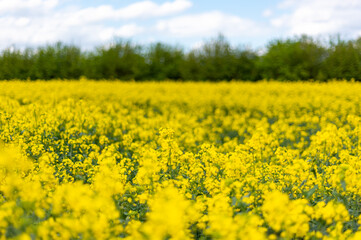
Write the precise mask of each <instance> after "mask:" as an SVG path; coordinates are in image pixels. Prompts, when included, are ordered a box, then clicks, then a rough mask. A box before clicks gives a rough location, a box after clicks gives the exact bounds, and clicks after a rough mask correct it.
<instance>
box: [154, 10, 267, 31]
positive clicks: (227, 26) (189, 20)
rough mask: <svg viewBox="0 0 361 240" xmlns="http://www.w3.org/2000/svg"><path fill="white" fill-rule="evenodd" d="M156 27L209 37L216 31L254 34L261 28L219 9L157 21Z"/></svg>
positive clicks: (160, 29)
mask: <svg viewBox="0 0 361 240" xmlns="http://www.w3.org/2000/svg"><path fill="white" fill-rule="evenodd" d="M156 29H157V30H158V31H159V32H161V33H166V34H169V35H173V36H179V37H209V36H214V35H216V34H218V33H223V34H225V35H226V36H256V35H258V34H260V33H261V32H262V31H263V29H262V28H261V27H260V26H259V25H257V24H256V23H255V22H253V21H251V20H249V19H244V18H240V17H238V16H234V15H227V14H224V13H222V12H219V11H213V12H207V13H201V14H193V15H185V16H179V17H175V18H171V19H168V20H161V21H158V23H157V24H156Z"/></svg>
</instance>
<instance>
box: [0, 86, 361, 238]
mask: <svg viewBox="0 0 361 240" xmlns="http://www.w3.org/2000/svg"><path fill="white" fill-rule="evenodd" d="M360 132H361V84H359V83H350V82H329V83H280V82H258V83H239V82H231V83H192V82H189V83H174V82H163V83H156V82H145V83H131V82H129V83H125V82H105V81H100V82H93V81H50V82H43V81H35V82H20V81H9V82H1V83H0V141H1V146H0V148H1V150H0V239H116V238H125V239H129V240H130V239H179V240H180V239H252V240H253V239H254V240H257V239H361V229H360V230H359V226H360V224H361V217H360V211H361V203H360V201H361V180H360V179H361V159H360V156H361V153H360V151H361V142H360Z"/></svg>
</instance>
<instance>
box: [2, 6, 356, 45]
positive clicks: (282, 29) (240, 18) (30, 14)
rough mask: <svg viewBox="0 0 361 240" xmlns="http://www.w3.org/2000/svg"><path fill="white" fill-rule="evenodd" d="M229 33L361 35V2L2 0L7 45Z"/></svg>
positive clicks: (192, 40)
mask: <svg viewBox="0 0 361 240" xmlns="http://www.w3.org/2000/svg"><path fill="white" fill-rule="evenodd" d="M219 33H222V34H223V35H224V36H225V37H226V38H227V39H228V40H229V41H230V42H231V43H232V44H233V45H243V46H249V47H252V48H259V47H262V46H265V44H266V43H267V42H269V41H270V40H272V39H275V38H286V37H292V36H295V35H300V34H308V35H312V36H315V37H318V38H322V37H323V38H324V37H327V36H330V35H335V34H341V36H343V37H344V38H357V37H358V36H360V35H361V1H360V0H257V1H244V0H238V1H236V0H222V1H211V0H208V1H206V0H198V1H195V0H139V1H138V0H136V1H130V0H124V1H116V0H105V1H99V0H87V1H86V0H62V1H60V0H0V49H4V48H7V47H11V46H15V47H17V48H24V47H35V46H38V45H44V44H51V43H54V42H56V41H63V42H66V43H72V44H76V45H79V46H81V47H82V48H84V49H92V48H93V47H95V46H99V45H103V44H109V43H111V42H112V41H113V40H114V39H117V38H123V39H130V40H132V41H133V42H137V43H140V44H148V43H152V42H157V41H162V42H165V43H170V44H178V45H180V46H184V47H185V48H196V47H199V46H201V45H202V44H203V43H204V42H205V41H207V40H209V39H211V38H214V37H216V36H217V35H218V34H219Z"/></svg>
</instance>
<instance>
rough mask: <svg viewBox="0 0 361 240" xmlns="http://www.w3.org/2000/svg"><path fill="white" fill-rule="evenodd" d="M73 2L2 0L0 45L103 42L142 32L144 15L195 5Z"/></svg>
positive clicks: (183, 1)
mask: <svg viewBox="0 0 361 240" xmlns="http://www.w3.org/2000/svg"><path fill="white" fill-rule="evenodd" d="M73 4H74V3H72V4H71V5H70V6H68V7H67V8H61V7H60V5H59V1H58V0H0V29H1V34H0V48H5V47H8V46H10V45H12V44H15V45H16V46H34V45H39V44H45V43H53V42H56V41H59V40H60V41H66V42H69V41H70V42H74V41H75V42H80V43H81V44H82V45H89V44H93V45H94V44H101V43H102V42H106V41H109V40H112V38H113V37H116V36H120V37H133V36H135V35H137V34H140V33H142V32H143V31H144V28H143V27H141V26H139V25H137V24H136V23H135V22H136V21H137V20H139V19H140V18H154V17H162V16H168V15H173V14H176V13H179V12H181V11H184V10H185V9H187V8H189V7H191V6H192V3H191V1H189V0H173V1H167V2H164V3H162V4H157V3H154V2H153V1H148V0H147V1H139V2H136V3H133V4H130V5H128V6H125V7H122V8H115V7H113V6H111V5H100V6H97V7H85V8H79V7H76V6H75V5H73ZM130 20H133V21H135V22H133V23H132V22H129V21H130ZM109 22H112V23H111V24H109Z"/></svg>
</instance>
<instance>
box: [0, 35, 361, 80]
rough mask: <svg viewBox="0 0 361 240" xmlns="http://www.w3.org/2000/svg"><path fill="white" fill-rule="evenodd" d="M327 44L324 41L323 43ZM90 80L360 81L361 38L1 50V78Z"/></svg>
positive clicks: (124, 43)
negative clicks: (260, 48)
mask: <svg viewBox="0 0 361 240" xmlns="http://www.w3.org/2000/svg"><path fill="white" fill-rule="evenodd" d="M326 45H327V46H326ZM81 76H85V77H87V78H90V79H122V80H131V79H134V80H149V79H151V80H165V79H173V80H196V81H203V80H209V81H220V80H232V79H241V80H249V81H256V80H260V79H278V80H291V81H292V80H308V79H315V80H320V81H324V80H327V79H333V78H336V79H352V78H354V79H355V80H361V38H359V39H357V40H349V41H344V40H340V39H338V40H336V41H330V43H329V44H321V43H320V42H319V41H317V40H315V39H313V38H311V37H309V36H301V37H295V38H289V39H286V40H274V41H271V42H270V43H269V44H268V45H267V46H266V51H265V52H264V53H263V54H258V53H257V52H256V51H255V50H252V49H246V48H234V47H232V46H231V45H230V44H229V42H228V41H227V40H226V39H225V38H224V37H222V36H219V37H218V38H216V39H213V40H210V41H209V42H207V43H206V44H204V45H203V46H202V47H201V48H200V49H196V50H192V51H189V52H186V51H184V50H183V49H182V48H179V47H175V46H171V45H167V44H164V43H156V44H152V45H149V46H140V45H136V44H133V43H131V42H130V41H117V42H116V43H114V44H111V45H109V46H103V47H99V48H96V49H95V50H93V51H82V50H81V48H80V47H78V46H74V45H66V44H63V43H56V44H54V45H47V46H43V47H39V48H36V49H31V48H27V49H25V50H18V49H10V48H9V49H6V50H4V51H2V52H1V54H0V79H31V80H34V79H46V80H47V79H54V78H60V79H77V78H80V77H81Z"/></svg>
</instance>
